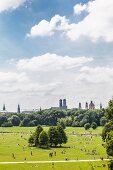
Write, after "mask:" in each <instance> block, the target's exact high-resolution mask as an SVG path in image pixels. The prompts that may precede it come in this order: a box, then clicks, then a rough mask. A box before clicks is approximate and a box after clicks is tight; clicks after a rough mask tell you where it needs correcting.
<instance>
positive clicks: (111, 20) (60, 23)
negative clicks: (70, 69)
mask: <svg viewBox="0 0 113 170" xmlns="http://www.w3.org/2000/svg"><path fill="white" fill-rule="evenodd" d="M83 11H86V12H87V15H86V16H84V18H83V19H82V20H81V21H79V22H78V23H71V24H70V22H69V20H68V19H67V18H66V17H65V16H63V17H62V16H59V15H55V16H54V17H52V18H51V20H50V21H46V20H42V21H41V22H39V23H38V24H37V25H35V26H33V27H32V28H31V31H30V33H29V34H27V36H29V37H36V36H42V37H44V36H52V35H53V34H54V33H55V31H62V32H63V33H65V35H67V37H68V38H69V39H70V40H72V41H77V40H78V39H79V38H81V37H87V38H90V39H91V41H94V42H96V41H98V40H99V39H102V40H104V41H106V42H112V41H113V29H112V28H113V0H108V1H105V2H103V0H94V1H89V2H88V3H87V4H83V5H82V4H76V5H75V6H74V13H75V14H77V15H78V14H81V13H82V12H83ZM74 17H76V16H74Z"/></svg>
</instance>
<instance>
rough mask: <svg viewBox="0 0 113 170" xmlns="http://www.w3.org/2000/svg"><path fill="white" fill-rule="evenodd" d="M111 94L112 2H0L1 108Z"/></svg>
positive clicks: (103, 98)
mask: <svg viewBox="0 0 113 170" xmlns="http://www.w3.org/2000/svg"><path fill="white" fill-rule="evenodd" d="M112 96H113V0H108V1H106V0H49V1H48V0H0V109H2V106H3V104H5V105H6V109H7V110H8V111H16V110H17V105H18V104H20V107H21V110H24V109H27V110H29V109H38V108H40V107H41V108H42V109H44V108H50V107H51V106H58V101H59V99H60V98H61V99H64V98H66V99H67V105H68V107H69V108H74V107H78V103H79V102H81V103H82V107H83V108H84V106H85V103H86V101H87V102H88V103H89V102H90V101H91V100H93V101H94V103H95V105H96V107H97V108H98V107H99V105H100V103H102V104H103V107H106V106H107V103H108V101H109V100H110V99H111V98H112Z"/></svg>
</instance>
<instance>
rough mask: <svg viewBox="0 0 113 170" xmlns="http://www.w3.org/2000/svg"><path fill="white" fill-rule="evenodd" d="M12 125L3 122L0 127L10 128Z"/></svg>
mask: <svg viewBox="0 0 113 170" xmlns="http://www.w3.org/2000/svg"><path fill="white" fill-rule="evenodd" d="M12 126H13V124H12V123H11V122H4V123H3V124H2V125H1V127H12Z"/></svg>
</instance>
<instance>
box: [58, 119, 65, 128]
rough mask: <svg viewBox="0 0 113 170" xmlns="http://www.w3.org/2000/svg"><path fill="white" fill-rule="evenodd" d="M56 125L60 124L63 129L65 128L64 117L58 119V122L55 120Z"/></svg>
mask: <svg viewBox="0 0 113 170" xmlns="http://www.w3.org/2000/svg"><path fill="white" fill-rule="evenodd" d="M58 125H60V126H62V128H63V129H65V128H66V122H65V119H63V118H61V119H59V120H58V122H57V126H58Z"/></svg>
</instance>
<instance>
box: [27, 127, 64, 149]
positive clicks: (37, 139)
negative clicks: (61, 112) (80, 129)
mask: <svg viewBox="0 0 113 170" xmlns="http://www.w3.org/2000/svg"><path fill="white" fill-rule="evenodd" d="M28 143H29V145H30V146H35V147H56V146H57V145H60V146H61V145H62V144H63V143H67V136H66V133H65V131H64V130H63V128H62V127H61V126H60V125H59V126H56V127H55V126H51V127H50V128H49V130H48V131H47V132H46V131H44V130H43V128H42V126H37V128H36V130H35V132H34V133H33V134H32V135H31V136H30V138H29V139H28Z"/></svg>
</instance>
